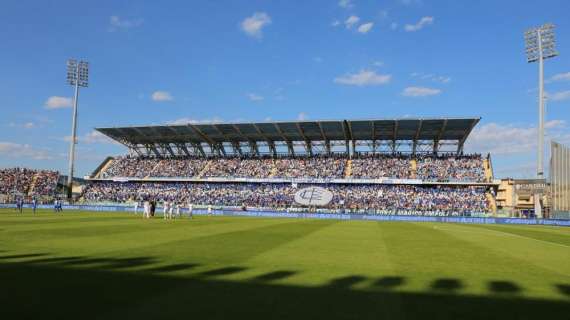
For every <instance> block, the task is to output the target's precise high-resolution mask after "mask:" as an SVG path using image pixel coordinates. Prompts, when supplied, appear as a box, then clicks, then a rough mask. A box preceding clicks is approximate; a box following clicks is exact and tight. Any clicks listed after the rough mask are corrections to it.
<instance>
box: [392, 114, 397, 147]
mask: <svg viewBox="0 0 570 320" xmlns="http://www.w3.org/2000/svg"><path fill="white" fill-rule="evenodd" d="M398 124H399V122H398V120H394V134H393V135H392V154H395V153H396V140H397V139H398Z"/></svg>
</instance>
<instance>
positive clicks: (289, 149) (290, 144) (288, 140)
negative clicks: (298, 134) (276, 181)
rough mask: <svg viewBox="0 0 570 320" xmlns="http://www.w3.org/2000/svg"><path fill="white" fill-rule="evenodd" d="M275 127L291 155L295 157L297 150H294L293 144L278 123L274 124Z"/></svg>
mask: <svg viewBox="0 0 570 320" xmlns="http://www.w3.org/2000/svg"><path fill="white" fill-rule="evenodd" d="M273 126H274V127H275V130H277V133H279V136H280V137H281V138H282V139H283V141H285V143H286V144H287V150H288V151H289V155H291V156H294V155H295V148H293V142H291V140H290V139H287V137H286V136H285V135H284V134H283V131H281V128H279V125H277V123H274V124H273Z"/></svg>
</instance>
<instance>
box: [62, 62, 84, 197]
mask: <svg viewBox="0 0 570 320" xmlns="http://www.w3.org/2000/svg"><path fill="white" fill-rule="evenodd" d="M67 83H68V84H70V85H72V86H74V87H75V95H74V97H73V120H72V122H71V143H70V147H69V173H68V176H67V198H68V199H70V200H71V194H72V192H71V191H72V190H71V188H72V187H73V166H74V162H75V144H76V142H77V141H76V140H77V99H78V98H79V87H84V88H86V87H87V85H88V84H89V63H88V62H86V61H77V60H75V59H69V60H67Z"/></svg>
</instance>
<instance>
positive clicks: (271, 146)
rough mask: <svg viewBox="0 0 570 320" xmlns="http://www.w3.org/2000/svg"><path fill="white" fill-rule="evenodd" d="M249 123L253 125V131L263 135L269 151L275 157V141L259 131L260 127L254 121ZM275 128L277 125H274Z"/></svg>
mask: <svg viewBox="0 0 570 320" xmlns="http://www.w3.org/2000/svg"><path fill="white" fill-rule="evenodd" d="M251 125H252V126H253V128H254V129H255V131H257V133H258V134H259V135H260V136H261V137H263V139H265V141H267V145H268V146H269V151H271V153H273V156H274V157H276V156H277V150H276V149H275V141H273V140H271V139H269V138H268V137H267V136H266V135H265V134H264V133H263V132H261V129H259V127H258V126H257V125H256V124H255V123H252V124H251ZM234 127H235V126H234ZM275 128H277V127H275ZM236 129H237V127H236ZM237 130H238V131H239V129H237Z"/></svg>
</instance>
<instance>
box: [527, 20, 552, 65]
mask: <svg viewBox="0 0 570 320" xmlns="http://www.w3.org/2000/svg"><path fill="white" fill-rule="evenodd" d="M539 35H540V43H539ZM524 38H525V45H526V56H527V62H529V63H530V62H535V61H538V59H540V56H541V53H542V59H548V58H552V57H555V56H557V55H558V51H556V47H555V46H556V40H555V38H554V25H553V24H551V23H548V24H545V25H543V26H540V27H537V28H532V29H529V30H527V31H526V32H525V34H524ZM540 49H542V52H540V51H541V50H540Z"/></svg>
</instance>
